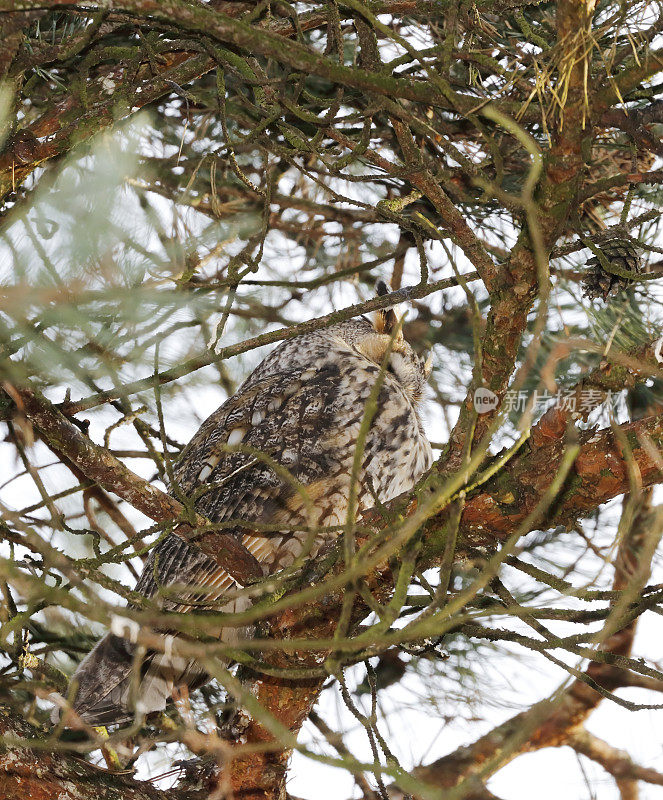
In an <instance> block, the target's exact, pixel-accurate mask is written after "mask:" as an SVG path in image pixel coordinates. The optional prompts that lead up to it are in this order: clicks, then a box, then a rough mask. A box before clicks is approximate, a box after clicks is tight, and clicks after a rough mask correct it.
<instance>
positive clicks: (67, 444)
mask: <svg viewBox="0 0 663 800" xmlns="http://www.w3.org/2000/svg"><path fill="white" fill-rule="evenodd" d="M14 390H15V392H16V400H17V401H18V403H20V406H21V410H22V411H23V413H24V414H25V415H26V417H27V418H28V419H29V420H30V421H31V422H32V423H33V425H34V426H35V428H37V430H38V431H39V432H40V434H41V435H42V436H43V437H44V438H45V439H46V440H47V441H48V443H49V445H51V447H52V448H53V450H54V451H56V452H57V453H58V454H60V456H61V457H64V458H66V459H67V460H68V461H70V462H71V463H72V464H74V465H75V466H76V467H77V468H78V469H79V470H80V471H81V472H82V473H83V474H84V475H85V476H86V477H87V478H89V479H90V480H93V481H95V482H96V483H98V484H99V485H100V486H102V487H103V488H104V489H106V490H107V491H110V492H114V493H115V494H117V495H118V496H119V497H121V498H122V499H123V500H126V501H127V502H128V503H130V504H131V505H132V506H133V507H134V508H136V509H138V510H139V511H142V512H143V514H145V515H146V516H148V517H150V519H153V520H154V521H155V522H164V523H168V522H177V521H181V520H185V519H186V518H187V516H189V515H188V514H187V512H186V509H185V508H184V506H183V505H182V504H181V503H180V502H178V501H177V500H175V499H174V498H173V497H171V496H170V495H167V494H166V493H165V492H162V491H160V490H159V489H157V488H156V486H153V485H152V484H151V483H149V482H148V481H146V480H144V479H143V478H141V477H140V476H139V475H136V473H135V472H132V471H131V470H130V469H128V468H127V467H126V466H125V465H124V464H123V463H122V462H121V461H119V460H118V459H117V458H115V457H114V456H113V455H111V453H110V452H109V451H108V450H107V449H106V448H105V447H100V446H99V445H97V444H95V443H94V442H93V441H92V440H91V439H90V438H89V437H88V436H85V435H84V434H83V433H82V432H81V431H80V429H79V428H77V427H76V425H74V424H73V422H70V420H68V419H67V417H65V416H64V414H62V413H61V412H60V411H58V409H57V408H55V406H53V405H52V403H50V402H49V401H48V400H47V399H46V398H45V397H43V396H42V395H40V394H39V393H37V392H36V391H32V390H31V389H27V388H23V387H21V388H16V387H14ZM13 393H14V392H12V394H13ZM195 524H196V528H195V529H194V528H193V526H192V525H191V524H189V523H187V522H183V523H182V524H179V525H177V527H176V528H175V533H177V535H178V536H181V537H182V538H183V539H187V538H190V537H191V535H192V534H193V533H194V532H195V536H196V544H197V545H198V547H200V548H201V549H202V550H204V552H206V553H207V554H208V555H211V556H212V558H215V559H216V560H217V561H218V562H219V564H221V566H222V567H223V568H224V569H226V570H227V571H228V572H229V573H230V574H231V575H232V576H233V577H234V578H236V579H237V581H238V582H239V583H240V584H241V585H245V584H246V583H249V582H250V581H251V580H255V579H256V578H259V577H262V570H261V569H260V566H259V564H258V562H257V561H256V559H255V558H254V557H253V556H252V555H251V554H250V553H249V552H248V550H246V548H244V547H243V546H242V545H241V544H240V543H239V542H238V541H237V539H235V538H234V537H233V536H230V535H228V534H225V533H222V532H220V531H209V530H208V531H206V532H204V533H202V534H201V530H200V528H202V529H204V528H205V527H206V526H207V524H208V523H207V522H206V520H205V519H203V518H202V517H200V516H197V515H196V517H195Z"/></svg>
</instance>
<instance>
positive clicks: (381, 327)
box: [355, 281, 433, 403]
mask: <svg viewBox="0 0 663 800" xmlns="http://www.w3.org/2000/svg"><path fill="white" fill-rule="evenodd" d="M377 293H378V295H385V294H388V293H389V290H388V289H387V287H386V285H385V284H384V283H383V282H382V281H380V282H379V283H378V284H377ZM400 322H401V320H400V319H399V318H398V316H397V315H396V312H395V311H394V309H393V308H385V309H381V310H380V311H378V312H377V314H376V316H375V319H374V321H373V324H372V325H371V326H370V328H369V326H366V328H365V329H364V330H365V334H364V335H363V336H362V337H360V338H359V340H358V341H357V342H355V347H356V349H357V350H359V352H360V353H362V354H363V355H364V356H366V358H368V359H369V360H370V361H373V362H374V363H376V364H377V365H378V366H380V365H381V364H382V363H383V361H384V359H385V356H386V355H387V353H389V356H388V360H387V374H389V375H391V376H393V377H394V378H395V379H396V381H397V382H398V383H399V384H400V386H401V387H402V388H403V390H404V391H405V394H406V395H407V396H408V397H409V398H410V399H411V400H412V401H413V402H414V403H419V401H420V400H421V398H422V397H423V393H424V387H425V385H426V382H427V381H428V378H429V377H430V373H431V370H432V367H433V363H432V359H431V358H430V356H429V357H428V358H427V359H426V360H424V359H422V358H420V357H419V356H418V355H417V353H415V352H414V350H413V349H412V347H411V346H410V344H409V343H408V342H407V341H406V340H405V338H404V337H403V331H402V328H401V326H400Z"/></svg>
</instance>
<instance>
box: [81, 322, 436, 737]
mask: <svg viewBox="0 0 663 800" xmlns="http://www.w3.org/2000/svg"><path fill="white" fill-rule="evenodd" d="M394 321H395V317H394V315H393V312H391V311H389V312H382V313H380V314H378V320H377V322H376V325H375V327H374V326H373V325H372V324H371V323H370V322H369V321H368V320H367V319H365V318H364V317H360V318H357V319H354V320H350V321H347V322H343V323H340V324H338V325H334V326H332V327H330V328H327V329H325V330H321V331H316V332H314V333H309V334H305V335H303V336H299V337H297V338H295V339H292V340H289V341H286V342H284V343H282V344H281V345H280V346H279V347H277V348H276V349H275V350H274V351H273V352H272V353H271V354H270V355H269V356H268V357H267V358H266V359H265V360H264V361H263V362H262V363H261V364H260V365H259V366H258V367H257V368H256V369H255V370H254V372H253V373H252V374H251V375H250V376H249V378H248V379H247V380H246V381H245V382H244V384H243V385H242V386H241V387H240V388H239V390H238V391H237V393H236V394H235V395H234V396H233V397H231V398H229V399H228V400H227V401H226V402H225V403H224V404H223V405H222V406H221V407H220V408H219V409H218V410H217V411H216V412H214V413H213V414H212V415H211V416H210V417H209V418H208V419H207V420H206V421H205V422H204V423H203V425H202V426H201V428H200V429H199V431H198V432H197V433H196V435H195V436H194V437H193V439H192V440H191V442H190V443H189V445H188V446H187V447H186V448H185V450H184V451H183V453H182V455H181V457H180V459H179V461H178V463H177V465H176V468H175V480H176V483H177V490H178V491H179V492H182V493H184V494H185V495H188V496H189V497H190V498H191V499H192V500H193V501H194V505H195V507H196V509H197V510H198V511H199V512H200V513H201V514H203V515H205V516H206V517H207V518H208V519H210V520H211V521H213V522H225V523H230V531H231V532H232V533H234V534H235V535H237V536H239V537H241V538H242V542H243V543H244V545H245V546H246V547H247V548H248V549H249V550H250V551H251V552H252V553H253V554H254V555H255V557H256V558H257V559H258V561H259V562H260V563H261V564H262V566H263V570H264V573H265V575H271V574H274V573H275V572H277V571H278V570H280V569H283V568H284V567H286V566H288V565H290V564H292V562H293V561H294V559H295V558H296V557H297V556H299V555H301V554H302V553H304V555H305V556H306V557H314V556H315V554H316V553H317V552H318V551H319V549H320V547H321V546H322V545H323V544H324V543H325V542H327V541H329V540H330V538H333V537H335V536H337V535H338V526H342V525H343V524H344V523H345V522H346V514H347V509H348V494H349V489H350V483H351V474H352V464H353V459H354V454H355V444H356V441H357V435H358V432H359V429H360V426H361V423H362V420H363V418H364V414H365V406H366V401H367V400H368V398H369V395H370V394H371V390H372V389H373V387H374V385H375V382H376V380H377V379H378V378H379V376H380V365H381V363H382V362H383V359H384V357H385V354H386V353H387V351H388V349H389V347H391V348H392V352H391V354H390V356H389V359H388V366H387V370H386V372H385V373H384V375H383V384H382V386H381V387H380V389H379V394H378V403H377V411H376V413H375V416H374V418H373V420H372V423H371V426H370V429H369V432H368V436H367V439H366V445H365V450H364V453H363V458H362V462H361V470H360V474H359V486H358V506H359V508H358V510H359V511H361V510H363V509H366V508H369V507H371V506H373V505H374V504H375V498H376V497H377V498H378V499H379V500H380V501H382V502H385V501H387V500H389V499H391V498H393V497H395V496H397V495H399V494H401V493H402V492H404V491H407V490H408V489H410V488H411V487H412V486H413V485H414V483H415V482H416V480H417V479H418V478H419V477H420V475H421V474H422V473H423V472H424V471H425V470H426V469H428V467H429V466H430V463H431V450H430V446H429V444H428V441H427V440H426V437H425V435H424V433H423V429H422V425H421V420H420V417H419V413H418V406H419V403H420V400H421V397H422V394H423V389H424V384H425V381H426V379H427V377H428V371H429V370H428V368H427V367H426V366H425V365H424V364H423V363H422V361H421V360H420V358H419V357H418V356H417V355H416V354H415V353H414V352H413V351H412V349H411V348H410V346H409V345H408V344H407V342H405V341H404V340H403V338H402V337H401V336H397V337H396V338H395V339H394V340H393V341H391V340H392V334H391V331H392V328H393V325H394ZM277 465H278V466H277ZM256 522H257V523H261V524H263V525H265V524H266V525H269V528H270V530H269V531H257V530H256V529H255V525H254V527H253V529H252V527H251V523H256ZM279 526H283V528H282V529H280V528H279ZM335 526H336V527H335ZM298 527H299V530H298V529H297V528H298ZM293 528H294V529H293ZM311 529H313V533H312V534H311V533H310V531H311ZM169 587H170V588H169ZM236 588H237V587H236V585H235V583H234V581H233V580H232V579H231V578H230V576H229V575H228V574H227V573H226V572H225V571H224V570H223V569H221V568H220V567H219V565H218V564H217V563H216V562H215V561H214V560H213V559H211V558H210V557H209V556H207V555H205V554H204V553H203V552H202V551H200V550H198V549H197V548H196V547H195V546H194V545H191V544H187V543H186V542H184V541H182V540H181V539H179V538H178V537H177V536H175V535H170V536H168V537H167V538H165V539H164V540H163V542H161V544H159V545H158V546H157V547H156V548H155V549H154V550H153V551H152V553H151V555H150V557H149V559H148V561H147V563H146V565H145V569H144V571H143V574H142V576H141V578H140V580H139V582H138V584H137V586H136V590H137V591H138V592H140V593H142V594H143V595H145V596H147V597H153V598H158V599H159V602H160V605H161V606H162V607H163V608H164V609H166V610H179V611H182V610H187V609H191V608H193V609H194V610H195V609H200V608H201V607H213V608H215V609H217V610H223V611H226V612H234V611H239V610H242V609H244V608H246V606H247V604H248V601H247V600H246V599H245V598H243V597H237V598H235V599H230V600H229V599H225V601H224V598H228V597H229V595H230V596H232V592H233V590H235V589H236ZM194 601H195V606H191V605H187V602H188V603H192V602H194ZM218 633H219V636H220V638H222V640H223V641H225V642H228V643H233V641H235V640H236V639H237V636H238V633H237V629H236V628H230V627H226V628H224V629H222V630H220V631H219V632H218ZM246 633H247V631H243V634H246ZM133 655H134V647H133V645H132V644H131V643H130V642H128V641H126V640H125V639H123V638H120V637H118V636H115V635H114V634H108V635H107V636H106V637H105V638H104V639H102V640H101V642H99V644H98V645H97V646H96V647H95V648H94V650H92V652H91V653H89V654H88V656H86V658H85V659H84V660H83V661H82V662H81V664H80V666H79V668H78V670H77V671H76V673H75V675H74V680H75V681H76V682H77V684H78V692H77V696H76V700H75V703H74V707H75V709H76V711H77V712H78V713H79V714H80V715H81V717H82V718H83V719H84V720H85V721H87V722H90V723H94V724H106V725H108V724H114V723H124V722H126V721H128V720H130V719H132V718H133V711H134V709H133V708H131V707H130V706H131V703H130V699H129V687H130V683H131V682H130V676H131V670H132V663H133ZM141 675H142V681H141V684H140V690H139V696H138V700H137V703H136V709H135V710H138V711H140V712H142V713H149V712H151V711H157V710H161V709H163V708H165V705H166V703H167V702H168V700H169V698H170V697H171V694H172V690H173V688H175V687H177V686H178V685H182V684H185V685H187V686H188V687H189V688H193V687H195V686H198V685H201V684H202V683H203V682H204V681H205V680H206V675H205V673H204V670H203V669H202V668H201V667H200V666H199V665H198V664H196V663H195V662H185V661H183V660H182V659H177V658H172V657H171V658H166V656H165V655H163V654H155V653H151V654H148V655H147V657H146V659H145V661H144V663H143V666H142V671H141Z"/></svg>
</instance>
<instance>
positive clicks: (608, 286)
mask: <svg viewBox="0 0 663 800" xmlns="http://www.w3.org/2000/svg"><path fill="white" fill-rule="evenodd" d="M597 248H598V249H599V250H600V251H601V253H602V254H603V256H604V257H605V259H606V260H607V261H608V262H609V263H610V264H611V265H612V266H613V267H614V268H615V269H616V270H621V271H624V270H625V271H627V272H635V273H641V272H642V261H641V258H640V253H641V251H640V249H639V248H638V247H637V246H636V245H635V244H634V243H633V242H631V241H630V240H629V239H624V238H622V237H621V236H620V235H616V236H614V237H613V238H610V239H607V240H605V241H603V242H600V243H599V244H597ZM587 267H588V271H587V275H586V277H585V279H584V281H583V286H584V289H585V291H584V295H585V297H589V298H591V299H596V298H598V297H600V298H601V299H603V300H607V299H608V298H609V297H614V296H615V295H617V294H619V292H622V291H624V289H626V288H627V287H628V286H630V285H631V284H632V283H633V279H631V278H629V277H627V276H624V275H617V274H615V273H613V272H608V271H607V270H605V269H604V268H603V266H602V265H601V262H600V260H599V258H598V256H593V257H592V258H590V259H589V260H588V261H587Z"/></svg>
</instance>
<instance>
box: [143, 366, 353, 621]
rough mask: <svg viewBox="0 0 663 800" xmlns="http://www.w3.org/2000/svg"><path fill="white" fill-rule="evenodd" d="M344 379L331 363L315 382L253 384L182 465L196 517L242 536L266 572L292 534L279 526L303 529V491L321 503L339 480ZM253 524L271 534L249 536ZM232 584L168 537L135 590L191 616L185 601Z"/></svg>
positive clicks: (211, 596) (203, 432) (204, 429)
mask: <svg viewBox="0 0 663 800" xmlns="http://www.w3.org/2000/svg"><path fill="white" fill-rule="evenodd" d="M339 374H340V372H339V370H338V368H337V367H334V366H333V365H326V366H323V367H322V368H320V369H318V370H315V374H312V375H308V374H306V373H303V374H301V375H299V376H297V377H293V376H292V375H289V374H287V373H278V374H273V375H270V376H268V377H267V378H264V379H263V380H260V381H256V382H255V383H252V384H251V385H250V386H248V387H247V388H246V389H245V390H240V392H238V394H236V395H234V396H233V397H232V398H230V399H229V400H228V401H227V402H226V403H224V405H223V406H221V408H219V409H218V410H217V411H216V412H215V413H214V414H212V415H211V416H210V417H209V418H208V419H207V420H206V421H205V422H204V423H203V425H202V426H201V428H200V430H199V431H198V433H197V434H196V435H195V436H194V438H193V439H192V440H191V442H190V443H189V445H187V447H186V448H185V449H184V451H183V452H182V455H181V457H180V459H179V461H178V462H177V464H176V467H175V470H174V475H175V481H176V483H177V485H178V489H179V490H180V491H181V492H183V493H184V494H186V495H188V497H189V498H190V499H191V500H192V501H193V504H194V506H195V508H196V510H197V511H198V512H199V513H201V514H202V515H203V516H205V517H206V518H207V519H209V520H210V521H211V522H214V523H225V524H227V525H228V528H226V529H225V532H226V533H230V534H233V535H235V536H238V537H241V540H242V543H243V544H244V546H245V547H246V548H247V549H248V550H249V551H250V552H251V553H252V554H253V555H254V556H255V557H256V559H257V560H258V561H259V562H260V563H262V564H263V565H264V569H265V573H266V574H269V572H270V571H271V567H272V561H273V557H275V555H276V551H277V549H278V547H277V545H278V543H279V542H280V541H281V540H282V539H283V537H284V536H287V534H281V535H279V533H278V528H277V526H278V525H279V524H282V525H288V526H292V525H297V524H299V525H305V524H306V516H307V515H306V505H307V504H306V501H305V499H304V496H303V492H305V493H306V494H307V496H308V498H309V500H310V502H311V503H315V502H316V501H317V500H318V499H319V498H320V497H321V496H324V494H325V491H326V487H327V483H328V481H329V480H330V479H333V475H334V472H335V470H334V461H335V454H334V452H333V451H334V446H335V441H333V440H332V439H331V438H330V437H329V436H326V434H327V433H329V434H331V432H332V431H334V430H335V429H336V428H338V420H337V418H336V417H337V413H338V379H339ZM325 442H328V443H327V444H325ZM235 445H237V446H239V445H243V446H245V447H246V448H247V449H246V450H245V451H244V452H238V451H237V449H234V450H233V449H232V448H233V446H235ZM249 451H250V452H249ZM274 464H278V465H279V467H278V469H274V468H273V465H274ZM252 522H253V523H256V522H257V523H261V524H265V525H270V526H271V527H272V528H274V530H273V531H271V532H270V531H267V532H262V533H261V532H259V531H255V529H254V530H251V526H250V523H252ZM233 523H236V524H233ZM174 585H176V586H177V590H176V591H175V592H174V593H171V592H169V591H168V589H167V588H166V587H168V586H174ZM235 586H236V584H235V582H234V580H233V579H232V578H231V576H230V575H229V574H228V573H227V572H226V571H225V570H224V569H223V568H222V567H220V566H219V564H218V563H217V562H216V561H215V560H214V559H213V558H211V557H210V556H208V555H206V554H205V553H203V552H202V551H201V550H199V549H198V548H197V547H195V545H192V544H189V543H188V542H185V541H183V540H182V539H180V538H179V537H178V536H176V535H174V534H171V535H169V536H167V537H166V538H165V539H164V540H163V542H161V544H159V545H158V546H157V547H156V548H154V549H153V550H152V552H151V554H150V556H149V558H148V560H147V562H146V564H145V568H144V571H143V574H142V575H141V578H140V579H139V582H138V584H137V586H136V591H138V592H140V593H141V594H143V595H145V596H148V597H151V596H155V595H156V594H161V595H162V596H163V597H164V598H166V599H164V600H163V605H164V608H168V609H171V610H184V609H185V608H186V600H187V599H195V600H196V601H197V602H205V604H207V603H210V604H212V605H213V604H214V601H217V600H219V599H220V598H222V597H223V596H224V594H226V593H227V592H228V591H229V590H230V589H232V588H234V587H235ZM184 587H190V588H189V589H185V588H184Z"/></svg>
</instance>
